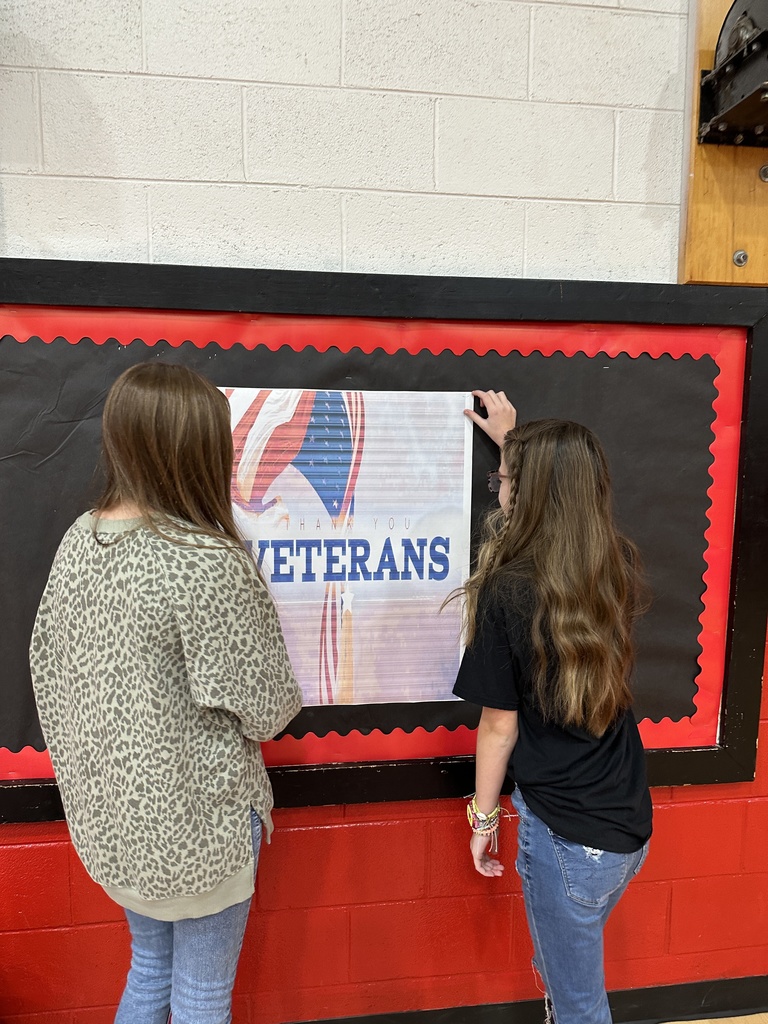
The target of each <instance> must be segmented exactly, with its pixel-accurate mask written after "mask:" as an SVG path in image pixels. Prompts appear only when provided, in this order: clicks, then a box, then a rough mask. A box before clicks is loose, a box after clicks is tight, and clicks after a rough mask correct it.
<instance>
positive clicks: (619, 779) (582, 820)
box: [453, 596, 652, 853]
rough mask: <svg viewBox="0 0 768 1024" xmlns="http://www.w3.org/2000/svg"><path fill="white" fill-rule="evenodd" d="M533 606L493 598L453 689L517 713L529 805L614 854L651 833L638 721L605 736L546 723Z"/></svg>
mask: <svg viewBox="0 0 768 1024" xmlns="http://www.w3.org/2000/svg"><path fill="white" fill-rule="evenodd" d="M526 608H530V601H529V600H528V601H526V600H525V599H524V598H523V599H522V600H520V601H515V600H509V601H508V600H507V598H506V596H505V599H504V601H503V603H502V602H500V601H499V600H498V599H497V600H496V601H492V600H490V599H488V598H485V599H484V600H481V602H480V607H479V609H478V629H477V633H476V635H475V639H474V642H473V644H472V646H471V647H469V648H467V650H466V652H465V654H464V658H463V660H462V663H461V667H460V669H459V675H458V678H457V680H456V685H455V686H454V688H453V692H454V693H455V694H456V696H457V697H461V698H463V699H464V700H467V701H470V702H471V703H472V704H479V705H480V706H481V707H487V708H498V709H500V710H502V711H517V712H518V723H519V730H520V734H519V737H518V740H517V743H516V744H515V749H514V750H513V752H512V757H511V760H510V770H511V774H512V777H513V778H514V781H515V783H516V785H518V786H519V787H520V791H521V793H522V794H523V798H524V799H525V802H526V803H527V804H528V806H529V807H530V809H531V810H532V811H533V813H534V814H535V815H536V816H537V817H539V818H541V820H542V821H543V822H544V823H545V824H546V825H548V826H549V828H550V829H552V831H553V832H555V833H557V835H560V836H562V837H563V838H564V839H569V840H570V841H571V842H575V843H581V844H583V845H584V846H591V847H595V848H596V849H600V850H610V851H611V852H613V853H633V852H634V851H635V850H639V849H640V847H641V846H642V845H643V844H644V843H645V841H646V840H647V839H648V837H649V836H650V834H651V818H652V808H651V797H650V794H649V792H648V784H647V782H646V774H645V755H644V752H643V745H642V741H641V739H640V734H639V732H638V729H637V722H636V721H635V717H634V715H633V713H632V711H631V710H630V711H628V712H626V713H625V714H624V715H622V716H621V718H619V719H618V720H617V721H616V723H615V724H614V725H613V726H612V727H611V728H610V729H608V731H607V732H606V733H604V735H603V736H601V737H600V738H599V739H598V738H597V737H595V736H592V735H591V734H590V733H588V732H586V731H585V730H583V729H577V728H572V727H570V726H566V727H560V726H558V725H555V724H554V723H553V722H551V721H545V720H544V718H543V716H542V715H541V713H540V711H539V710H538V708H537V706H536V704H535V702H534V700H533V669H532V666H533V664H534V653H533V645H532V642H531V639H530V636H531V615H530V612H528V613H526V610H525V609H526Z"/></svg>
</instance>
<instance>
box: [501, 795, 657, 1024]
mask: <svg viewBox="0 0 768 1024" xmlns="http://www.w3.org/2000/svg"><path fill="white" fill-rule="evenodd" d="M512 803H513V804H514V807H515V810H516V811H517V813H518V816H519V819H520V821H519V824H518V830H517V843H518V852H517V863H516V865H515V866H516V868H517V873H518V874H519V875H520V879H521V881H522V883H523V897H524V899H525V912H526V916H527V918H528V928H529V930H530V933H531V939H532V940H533V950H534V959H533V965H534V967H535V968H536V970H537V971H538V972H539V974H540V975H541V978H542V981H543V982H544V987H545V989H546V1001H547V1012H548V1016H547V1020H553V1021H554V1022H555V1024H611V1011H610V1009H609V1007H608V996H607V995H606V991H605V974H604V970H603V929H604V927H605V923H606V921H607V920H608V917H609V915H610V913H611V911H612V910H613V908H614V907H615V906H616V904H617V903H618V902H619V899H620V898H621V895H622V893H623V892H624V890H625V889H626V887H627V885H628V884H629V882H630V881H631V880H632V878H633V877H634V876H635V875H636V874H637V872H638V871H639V870H640V868H641V867H642V866H643V862H644V861H645V857H646V854H647V853H648V843H646V844H645V846H644V847H643V848H642V849H640V850H638V851H637V852H636V853H610V852H608V851H606V850H595V849H592V848H591V847H587V846H582V845H580V844H579V843H572V842H569V840H567V839H563V838H562V837H561V836H558V835H556V834H555V833H554V832H553V831H552V830H551V829H549V828H547V826H546V825H545V824H544V822H543V821H542V820H541V819H540V818H537V817H536V815H535V814H534V813H533V812H532V811H531V810H530V808H529V807H528V805H527V804H526V803H525V801H524V800H523V797H522V794H521V793H520V790H519V789H516V790H515V791H514V793H513V794H512ZM550 1012H551V1016H549V1014H550Z"/></svg>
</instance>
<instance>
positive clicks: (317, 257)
mask: <svg viewBox="0 0 768 1024" xmlns="http://www.w3.org/2000/svg"><path fill="white" fill-rule="evenodd" d="M686 2H687V0H607V2H605V3H601V2H600V0H593V2H584V3H578V2H568V3H556V2H548V0H534V2H523V0H109V2H106V0H67V2H66V3H65V2H62V0H0V254H1V255H4V256H22V257H50V258H63V259H87V260H130V261H140V262H144V261H149V262H158V263H198V264H207V265H222V266H249V267H275V268H291V269H312V270H346V271H371V272H382V273H385V272H386V273H418V274H470V275H480V276H509V277H521V276H522V277H566V278H582V279H604V280H626V281H674V280H676V276H677V250H678V228H679V220H680V184H681V178H682V173H681V161H682V152H683V139H684V135H685V125H684V115H683V107H684V95H685V86H686V35H687V9H686V7H685V4H686Z"/></svg>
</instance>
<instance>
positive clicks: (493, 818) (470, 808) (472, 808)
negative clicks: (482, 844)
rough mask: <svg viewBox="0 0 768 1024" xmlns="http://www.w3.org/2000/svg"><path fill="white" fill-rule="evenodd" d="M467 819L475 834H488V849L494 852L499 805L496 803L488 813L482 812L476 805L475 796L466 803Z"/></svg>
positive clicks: (497, 839) (497, 847)
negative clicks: (489, 840) (489, 838)
mask: <svg viewBox="0 0 768 1024" xmlns="http://www.w3.org/2000/svg"><path fill="white" fill-rule="evenodd" d="M467 820H468V821H469V825H470V828H471V829H472V831H473V832H474V833H475V835H476V836H490V837H491V845H490V846H489V850H490V852H491V853H496V852H497V851H498V849H499V822H500V821H501V805H500V804H496V806H495V807H494V809H493V810H492V811H491V813H490V814H483V812H482V811H481V810H479V809H478V806H477V798H476V797H474V796H473V797H472V799H471V800H470V801H469V803H468V804H467Z"/></svg>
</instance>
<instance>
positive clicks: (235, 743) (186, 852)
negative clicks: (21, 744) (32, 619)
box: [30, 514, 301, 900]
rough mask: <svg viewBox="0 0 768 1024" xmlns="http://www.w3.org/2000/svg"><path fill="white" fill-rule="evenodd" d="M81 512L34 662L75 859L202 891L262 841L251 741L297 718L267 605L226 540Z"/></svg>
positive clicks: (98, 870)
mask: <svg viewBox="0 0 768 1024" xmlns="http://www.w3.org/2000/svg"><path fill="white" fill-rule="evenodd" d="M98 530H99V535H98V539H97V536H96V534H95V533H94V520H93V517H91V515H90V514H86V515H85V516H81V517H80V519H78V520H77V521H76V522H75V523H74V524H73V526H72V527H70V529H69V531H68V533H67V534H66V536H65V537H64V540H63V541H62V543H61V546H60V548H59V551H58V553H57V555H56V559H55V561H54V564H53V568H52V570H51V575H50V578H49V580H48V584H47V586H46V589H45V593H44V595H43V598H42V602H41V604H40V608H39V611H38V614H37V620H36V623H35V628H34V632H33V636H32V643H31V649H30V662H31V668H32V677H33V685H34V690H35V698H36V701H37V706H38V710H39V714H40V721H41V725H42V728H43V732H44V735H45V738H46V741H47V743H48V746H49V750H50V754H51V759H52V761H53V766H54V769H55V772H56V778H57V780H58V783H59V787H60V790H61V796H62V801H63V804H64V809H65V813H66V816H67V821H68V823H69V827H70V831H71V834H72V840H73V843H74V845H75V849H76V850H77V852H78V854H79V855H80V858H81V860H82V861H83V863H84V865H85V867H86V869H87V870H88V872H89V874H90V875H91V877H92V878H93V879H94V880H95V881H96V882H98V883H100V884H101V885H107V886H112V887H130V888H132V889H133V890H135V891H136V892H138V893H139V894H140V895H141V896H142V897H143V898H145V899H149V900H152V899H166V898H170V897H175V896H192V895H197V894H201V893H204V892H207V891H208V890H210V889H211V888H212V887H213V886H215V885H217V884H218V883H220V882H221V881H222V880H224V879H226V878H229V877H230V876H232V875H234V874H235V873H236V872H238V871H240V870H242V869H243V867H244V866H245V865H246V864H248V863H249V861H250V860H252V857H253V854H252V845H251V835H250V827H249V808H250V807H251V806H253V807H254V809H255V810H256V811H257V813H258V814H259V816H260V817H261V819H262V821H263V822H264V823H265V826H266V831H267V833H268V832H269V831H270V829H271V815H270V811H271V808H272V790H271V786H270V783H269V779H268V777H267V773H266V770H265V768H264V761H263V758H262V754H261V748H260V745H259V744H260V742H261V741H264V740H269V739H271V738H272V737H273V736H275V734H276V733H278V732H279V731H280V730H281V729H283V728H284V727H285V726H286V725H287V724H288V722H289V721H290V720H291V719H292V718H293V717H294V715H295V714H296V713H297V712H298V710H299V708H300V707H301V694H300V690H299V687H298V684H297V682H296V679H295V677H294V674H293V671H292V669H291V665H290V662H289V659H288V655H287V652H286V648H285V642H284V640H283V634H282V631H281V628H280V622H279V620H278V617H277V612H276V610H275V607H274V604H273V603H272V599H271V597H270V596H269V593H268V592H267V590H266V588H265V586H264V584H263V583H262V582H261V580H260V579H259V577H258V575H257V573H256V570H255V567H254V565H253V563H252V562H251V560H250V559H249V558H248V557H247V555H246V554H245V552H243V551H240V550H238V549H236V548H235V547H234V546H233V545H230V544H229V543H228V542H227V541H226V539H225V538H222V540H221V541H219V540H218V539H216V538H212V537H208V536H205V535H202V534H195V535H194V536H193V537H192V539H190V535H189V534H188V533H185V532H183V531H181V530H179V531H178V533H177V535H176V530H175V529H173V530H166V529H165V528H164V529H163V534H164V535H162V536H159V535H158V534H157V533H156V532H154V531H153V530H152V529H150V528H149V527H148V526H146V525H142V523H141V521H140V520H123V521H116V520H115V521H109V520H103V519H102V520H99V522H98Z"/></svg>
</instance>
